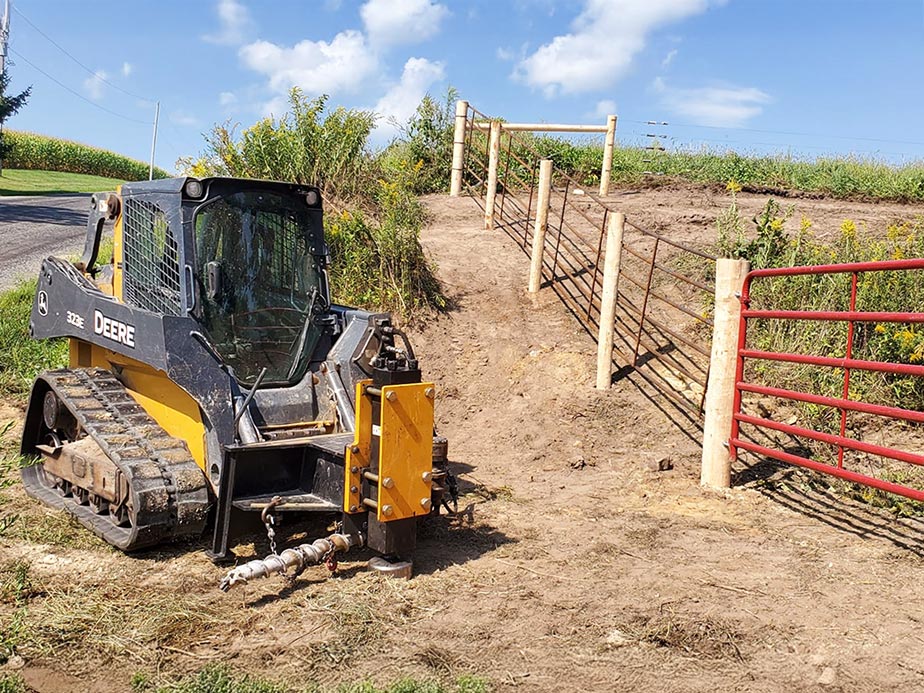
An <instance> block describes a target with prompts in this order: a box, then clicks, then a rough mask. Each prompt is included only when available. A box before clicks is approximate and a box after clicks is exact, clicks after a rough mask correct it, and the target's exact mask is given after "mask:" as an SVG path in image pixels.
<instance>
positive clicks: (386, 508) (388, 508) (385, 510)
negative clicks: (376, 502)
mask: <svg viewBox="0 0 924 693" xmlns="http://www.w3.org/2000/svg"><path fill="white" fill-rule="evenodd" d="M382 514H383V515H384V516H385V517H391V516H392V515H394V514H395V509H394V508H392V507H391V506H390V505H383V506H382Z"/></svg>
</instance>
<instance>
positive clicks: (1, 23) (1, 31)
mask: <svg viewBox="0 0 924 693" xmlns="http://www.w3.org/2000/svg"><path fill="white" fill-rule="evenodd" d="M3 5H4V6H3V19H0V77H3V75H5V74H6V52H7V48H6V46H7V43H8V42H9V40H10V0H4V3H3ZM2 138H3V123H2V122H0V140H2ZM0 175H3V160H2V159H0Z"/></svg>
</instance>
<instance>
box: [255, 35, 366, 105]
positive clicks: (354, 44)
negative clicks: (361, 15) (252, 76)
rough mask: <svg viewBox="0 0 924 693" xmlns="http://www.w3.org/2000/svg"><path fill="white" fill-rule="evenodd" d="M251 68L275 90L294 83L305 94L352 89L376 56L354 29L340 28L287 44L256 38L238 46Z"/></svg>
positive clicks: (282, 90)
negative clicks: (331, 33) (317, 38)
mask: <svg viewBox="0 0 924 693" xmlns="http://www.w3.org/2000/svg"><path fill="white" fill-rule="evenodd" d="M239 54H240V56H241V59H242V60H243V61H244V64H245V65H246V66H247V67H249V68H250V69H252V70H255V71H257V72H260V73H262V74H264V75H266V76H267V77H269V86H270V89H272V90H273V91H275V92H278V93H285V92H287V91H288V90H289V89H290V88H291V87H293V86H298V87H301V88H302V89H304V90H305V91H306V92H308V93H309V94H331V93H334V92H339V91H350V90H355V89H356V88H358V87H359V85H360V84H362V82H363V80H364V79H366V78H367V77H368V76H369V75H371V74H372V73H373V72H375V70H376V69H377V67H378V60H377V59H376V57H375V55H374V54H373V53H372V52H371V51H370V50H369V47H368V46H367V45H366V40H365V37H364V36H363V35H362V34H361V33H359V32H358V31H354V30H352V29H351V30H348V31H342V32H340V33H339V34H337V35H336V36H334V38H333V39H332V40H331V41H330V42H329V43H328V42H327V41H308V40H305V41H300V42H299V43H296V44H295V45H294V46H292V47H291V48H287V47H285V46H278V45H276V44H275V43H270V42H269V41H256V42H255V43H251V44H248V45H246V46H244V47H242V48H241V49H240V53H239Z"/></svg>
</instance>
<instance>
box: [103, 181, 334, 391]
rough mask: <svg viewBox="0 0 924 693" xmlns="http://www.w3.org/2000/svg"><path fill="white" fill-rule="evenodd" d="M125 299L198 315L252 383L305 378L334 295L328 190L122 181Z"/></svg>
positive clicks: (120, 281) (240, 375) (120, 283)
mask: <svg viewBox="0 0 924 693" xmlns="http://www.w3.org/2000/svg"><path fill="white" fill-rule="evenodd" d="M122 201H123V214H122V225H121V226H122V228H121V234H118V235H120V236H121V240H122V243H121V248H118V250H120V251H121V253H118V254H120V255H122V265H121V272H119V271H118V269H117V274H120V275H121V276H119V277H117V279H116V282H115V284H116V286H117V287H118V288H121V297H122V298H123V300H124V301H125V302H126V303H128V304H130V305H135V306H136V307H139V308H144V309H146V310H151V311H153V312H156V313H161V314H165V315H177V316H183V315H189V316H191V317H193V318H194V319H195V320H197V321H198V322H199V323H200V325H201V332H202V333H203V334H204V336H205V337H206V338H207V339H208V341H209V343H210V345H211V346H212V347H213V348H214V350H215V351H216V352H217V354H218V355H219V356H220V357H221V359H222V361H223V362H224V363H225V364H226V365H228V366H230V367H231V368H232V369H233V372H234V375H235V377H236V378H237V380H238V381H239V382H240V384H241V385H242V386H244V387H247V388H249V387H252V386H253V384H254V383H255V381H256V380H257V378H258V376H259V374H260V373H261V372H262V371H263V369H264V368H265V369H266V374H265V375H264V377H263V379H262V380H261V381H260V387H288V386H292V385H295V384H297V383H298V382H300V381H301V379H302V378H303V377H304V375H305V373H306V371H307V370H308V366H309V363H310V361H311V356H312V354H313V353H314V351H315V348H316V347H317V345H318V343H319V341H320V340H321V337H322V333H323V330H324V326H323V319H322V318H323V316H325V315H327V314H328V308H329V306H330V295H329V288H328V283H327V276H326V266H327V247H326V245H325V243H324V230H323V222H322V211H321V196H320V192H319V191H318V189H317V188H314V187H311V186H303V185H296V184H288V183H276V182H271V181H251V180H240V179H229V178H205V179H194V178H185V179H184V178H179V179H166V180H163V181H143V182H140V183H129V184H126V185H125V186H123V189H122Z"/></svg>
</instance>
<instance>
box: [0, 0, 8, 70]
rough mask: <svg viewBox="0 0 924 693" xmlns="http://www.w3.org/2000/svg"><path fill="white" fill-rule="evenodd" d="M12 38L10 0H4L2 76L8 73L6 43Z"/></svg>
mask: <svg viewBox="0 0 924 693" xmlns="http://www.w3.org/2000/svg"><path fill="white" fill-rule="evenodd" d="M9 40H10V0H4V7H3V20H2V21H0V76H2V75H4V74H6V44H7V42H8V41H9Z"/></svg>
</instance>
